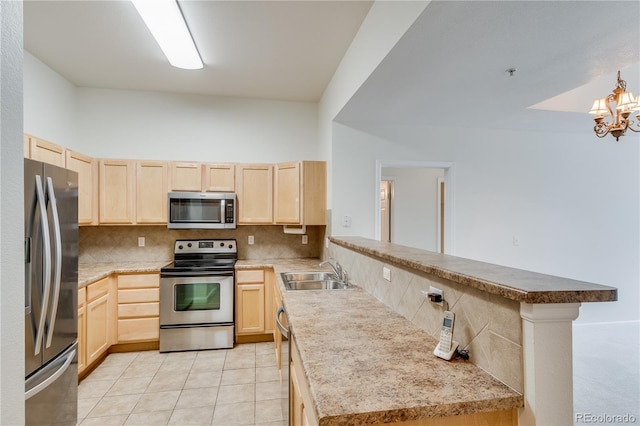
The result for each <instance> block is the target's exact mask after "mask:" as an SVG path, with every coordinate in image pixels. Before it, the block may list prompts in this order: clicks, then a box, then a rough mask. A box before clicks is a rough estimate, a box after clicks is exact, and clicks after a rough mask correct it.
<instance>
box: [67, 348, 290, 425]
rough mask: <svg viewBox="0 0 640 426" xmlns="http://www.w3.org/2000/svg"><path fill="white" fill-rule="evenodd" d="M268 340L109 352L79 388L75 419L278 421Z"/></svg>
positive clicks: (105, 421)
mask: <svg viewBox="0 0 640 426" xmlns="http://www.w3.org/2000/svg"><path fill="white" fill-rule="evenodd" d="M279 377H280V376H279V374H278V369H277V367H276V356H275V349H274V344H273V343H272V342H271V343H256V344H242V345H238V346H236V347H235V348H233V349H229V350H224V349H223V350H212V351H197V352H171V353H160V352H158V351H146V352H129V353H116V354H110V355H109V356H108V357H107V358H106V359H105V360H104V362H103V363H102V364H100V366H99V367H98V368H96V369H95V370H94V371H93V372H92V373H91V374H90V375H89V376H88V377H87V378H85V379H84V380H83V381H82V382H81V383H80V385H79V388H78V424H80V425H145V426H150V425H153V426H155V425H225V426H226V425H229V426H230V425H274V426H275V425H283V426H284V422H283V421H282V420H283V413H282V400H281V399H280V395H281V392H280V378H279Z"/></svg>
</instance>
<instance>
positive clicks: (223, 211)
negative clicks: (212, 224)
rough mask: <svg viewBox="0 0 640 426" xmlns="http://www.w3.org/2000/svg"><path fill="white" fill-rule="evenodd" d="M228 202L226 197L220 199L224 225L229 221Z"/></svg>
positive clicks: (221, 219)
mask: <svg viewBox="0 0 640 426" xmlns="http://www.w3.org/2000/svg"><path fill="white" fill-rule="evenodd" d="M226 203H227V201H226V200H225V199H224V198H223V199H222V200H220V224H222V225H224V223H225V222H226V221H227V209H226Z"/></svg>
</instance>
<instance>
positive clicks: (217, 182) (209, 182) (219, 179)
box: [204, 164, 236, 192]
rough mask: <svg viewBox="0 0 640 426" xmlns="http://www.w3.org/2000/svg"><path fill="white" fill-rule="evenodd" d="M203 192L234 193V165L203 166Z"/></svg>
mask: <svg viewBox="0 0 640 426" xmlns="http://www.w3.org/2000/svg"><path fill="white" fill-rule="evenodd" d="M204 190H205V191H207V192H234V191H235V190H236V166H235V165H234V164H205V165H204Z"/></svg>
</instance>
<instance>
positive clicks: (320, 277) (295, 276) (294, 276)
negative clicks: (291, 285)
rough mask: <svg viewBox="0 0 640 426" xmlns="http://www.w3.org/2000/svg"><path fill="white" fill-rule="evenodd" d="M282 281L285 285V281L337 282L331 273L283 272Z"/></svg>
mask: <svg viewBox="0 0 640 426" xmlns="http://www.w3.org/2000/svg"><path fill="white" fill-rule="evenodd" d="M282 279H283V281H284V282H285V283H286V282H287V281H324V280H335V281H338V277H337V276H336V274H334V273H333V272H284V273H283V274H282Z"/></svg>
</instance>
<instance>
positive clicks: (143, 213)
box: [136, 161, 169, 224]
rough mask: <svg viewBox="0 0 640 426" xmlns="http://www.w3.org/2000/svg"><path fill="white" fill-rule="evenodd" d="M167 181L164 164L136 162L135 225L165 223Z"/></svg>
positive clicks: (165, 164) (162, 162)
mask: <svg viewBox="0 0 640 426" xmlns="http://www.w3.org/2000/svg"><path fill="white" fill-rule="evenodd" d="M168 180H169V166H168V165H167V163H166V162H164V161H137V162H136V223H143V224H166V223H167V192H168V188H169V184H168Z"/></svg>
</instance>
